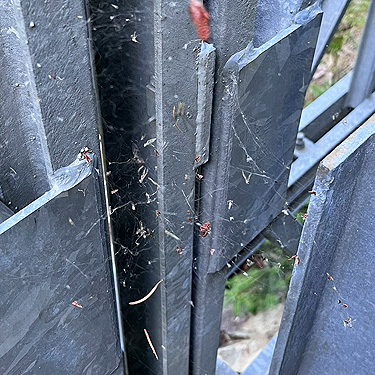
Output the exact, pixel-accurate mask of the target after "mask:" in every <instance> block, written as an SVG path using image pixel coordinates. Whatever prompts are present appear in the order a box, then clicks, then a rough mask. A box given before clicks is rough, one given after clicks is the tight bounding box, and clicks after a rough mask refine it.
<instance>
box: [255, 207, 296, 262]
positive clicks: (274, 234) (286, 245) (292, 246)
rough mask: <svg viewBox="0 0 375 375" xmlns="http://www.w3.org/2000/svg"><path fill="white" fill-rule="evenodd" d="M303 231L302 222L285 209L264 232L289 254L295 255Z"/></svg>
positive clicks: (264, 234) (263, 233)
mask: <svg viewBox="0 0 375 375" xmlns="http://www.w3.org/2000/svg"><path fill="white" fill-rule="evenodd" d="M301 232H302V224H301V223H300V222H298V221H297V220H296V218H295V217H294V216H293V214H292V213H291V212H290V211H288V210H283V211H282V212H281V214H280V215H279V216H277V217H276V219H274V220H273V221H272V222H271V223H270V225H268V226H267V227H266V229H265V230H264V231H263V232H262V235H263V236H265V237H266V238H267V239H268V240H270V241H271V242H273V243H274V244H276V245H278V246H280V247H281V249H282V250H283V251H284V252H285V253H286V254H287V255H289V256H291V255H294V254H295V253H296V252H297V249H298V243H299V239H300V236H301Z"/></svg>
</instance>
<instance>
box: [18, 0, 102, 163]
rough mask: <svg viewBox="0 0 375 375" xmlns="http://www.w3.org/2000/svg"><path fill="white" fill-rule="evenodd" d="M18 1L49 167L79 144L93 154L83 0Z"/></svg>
mask: <svg viewBox="0 0 375 375" xmlns="http://www.w3.org/2000/svg"><path fill="white" fill-rule="evenodd" d="M17 2H18V1H17ZM19 4H20V6H21V9H22V14H23V22H24V23H25V30H26V39H27V46H28V50H29V53H30V58H31V62H32V68H33V77H34V81H35V86H36V93H37V97H38V104H39V106H40V110H41V115H42V120H43V126H44V132H45V136H46V140H47V144H48V152H49V155H50V158H51V163H52V167H53V169H54V170H56V169H58V168H61V167H63V166H65V165H68V164H69V163H70V162H71V161H72V160H73V159H74V158H75V157H76V153H77V149H80V148H81V147H83V146H88V147H90V148H92V150H93V151H94V152H95V153H96V154H97V155H99V154H100V152H99V145H98V127H100V121H99V116H98V112H97V106H96V104H97V97H96V92H95V83H94V81H93V76H92V75H93V72H92V66H93V65H92V56H91V45H90V42H91V41H90V39H89V31H88V26H89V23H88V19H87V15H86V1H85V0H80V1H73V2H60V1H47V2H46V1H43V0H37V1H35V0H22V1H20V2H19Z"/></svg>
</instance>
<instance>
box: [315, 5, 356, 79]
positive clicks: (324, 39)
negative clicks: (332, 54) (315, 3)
mask: <svg viewBox="0 0 375 375" xmlns="http://www.w3.org/2000/svg"><path fill="white" fill-rule="evenodd" d="M349 3H350V0H344V1H340V2H337V1H336V0H323V2H322V10H323V19H322V25H321V26H320V31H319V37H318V42H317V45H316V50H315V55H314V60H313V63H312V68H311V75H313V74H314V73H315V70H316V68H317V67H318V65H319V63H320V60H321V59H322V57H323V55H324V52H325V50H326V48H327V47H328V45H329V43H330V42H331V40H332V38H333V35H334V33H335V32H336V30H337V27H338V26H339V24H340V21H341V19H342V17H343V16H344V14H345V11H346V9H347V8H348V6H349Z"/></svg>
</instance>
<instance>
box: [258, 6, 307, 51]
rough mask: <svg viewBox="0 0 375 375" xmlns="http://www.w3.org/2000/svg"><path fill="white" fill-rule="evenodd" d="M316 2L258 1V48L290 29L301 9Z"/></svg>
mask: <svg viewBox="0 0 375 375" xmlns="http://www.w3.org/2000/svg"><path fill="white" fill-rule="evenodd" d="M313 2H314V1H303V0H274V1H272V2H270V1H269V0H258V5H257V15H256V21H255V30H254V33H255V35H254V45H255V46H256V47H259V46H261V45H262V44H264V43H266V42H268V41H269V40H270V39H272V38H273V37H274V36H276V34H277V33H278V32H280V31H281V30H283V29H286V28H287V27H289V26H290V25H291V24H292V23H293V20H294V17H295V15H296V14H297V12H298V11H299V10H300V9H304V8H306V7H307V6H309V5H311V4H312V3H313Z"/></svg>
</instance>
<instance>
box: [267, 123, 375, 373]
mask: <svg viewBox="0 0 375 375" xmlns="http://www.w3.org/2000/svg"><path fill="white" fill-rule="evenodd" d="M374 155H375V125H374V124H373V123H372V124H366V125H363V126H362V127H361V128H359V129H358V130H357V131H356V132H354V133H353V134H352V135H351V136H350V137H349V138H348V139H347V140H345V142H343V143H342V144H341V145H340V146H339V147H337V148H336V149H335V150H334V151H333V152H332V153H331V154H330V155H328V156H327V157H326V158H325V159H324V160H323V161H322V163H321V164H320V166H319V169H318V172H317V177H316V180H315V185H314V191H316V195H314V196H312V197H311V200H310V205H309V209H308V218H307V220H306V222H305V225H304V228H303V233H302V237H301V242H300V246H299V250H298V256H299V258H300V263H299V265H298V266H297V265H296V266H295V268H294V271H293V276H292V280H291V285H290V287H289V292H288V297H287V301H286V305H285V310H284V315H283V318H282V323H281V327H280V332H279V335H278V340H277V344H276V348H275V354H274V357H273V361H272V364H271V370H270V373H271V374H280V375H283V374H285V375H289V374H297V373H299V374H307V375H310V374H314V375H315V374H323V373H324V374H326V373H332V374H334V373H358V374H369V373H371V372H372V364H373V357H374V355H375V347H374V346H373V345H372V343H373V332H372V330H371V329H369V328H368V327H371V324H372V313H373V304H372V303H371V302H369V301H372V300H374V298H375V295H374V288H373V283H372V280H373V278H374V277H375V274H374V269H375V268H374V263H375V258H374V251H373V248H374V239H373V233H374V220H373V216H374V206H375V194H374V186H375V169H374V168H375V163H374ZM364 259H365V262H364ZM327 343H329V345H327ZM348 353H350V355H348Z"/></svg>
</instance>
